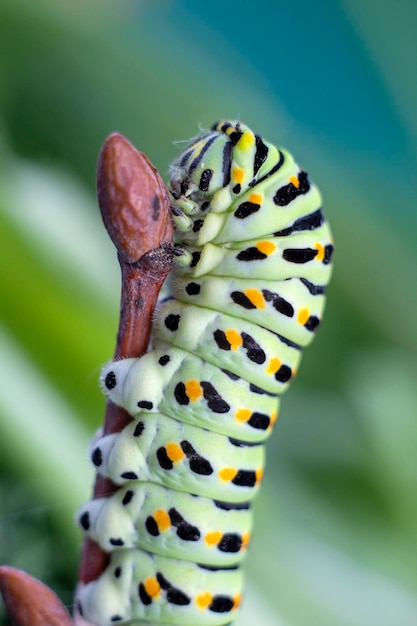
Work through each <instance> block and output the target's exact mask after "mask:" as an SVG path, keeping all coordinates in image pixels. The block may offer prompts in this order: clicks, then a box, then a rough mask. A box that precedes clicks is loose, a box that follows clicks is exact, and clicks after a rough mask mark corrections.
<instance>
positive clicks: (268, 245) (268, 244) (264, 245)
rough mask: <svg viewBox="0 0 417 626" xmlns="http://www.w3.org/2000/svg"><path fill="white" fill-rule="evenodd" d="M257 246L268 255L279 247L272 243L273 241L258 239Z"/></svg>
mask: <svg viewBox="0 0 417 626" xmlns="http://www.w3.org/2000/svg"><path fill="white" fill-rule="evenodd" d="M256 248H257V249H258V250H259V252H262V253H263V254H266V255H269V254H272V253H273V252H275V250H276V249H277V247H276V245H275V244H274V243H272V241H258V243H257V244H256Z"/></svg>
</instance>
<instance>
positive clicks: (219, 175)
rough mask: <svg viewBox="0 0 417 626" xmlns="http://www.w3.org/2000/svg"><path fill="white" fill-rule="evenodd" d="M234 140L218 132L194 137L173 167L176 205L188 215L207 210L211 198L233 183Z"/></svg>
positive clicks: (172, 184)
mask: <svg viewBox="0 0 417 626" xmlns="http://www.w3.org/2000/svg"><path fill="white" fill-rule="evenodd" d="M231 160H232V143H231V141H230V139H229V138H228V137H227V136H226V135H224V134H221V133H219V132H218V131H209V132H204V133H203V134H202V135H200V136H199V137H197V138H195V139H193V140H192V141H191V142H190V144H189V145H188V146H187V147H186V148H185V149H184V150H183V151H182V152H181V153H180V154H179V155H178V157H177V159H175V161H174V162H173V164H172V166H171V181H170V184H171V193H172V196H173V198H174V207H176V208H178V209H180V210H182V211H184V212H185V213H186V214H187V215H195V214H196V213H204V212H205V211H207V209H208V206H209V204H210V200H212V198H213V197H214V196H215V194H216V193H217V192H219V191H220V190H221V189H223V188H224V187H226V186H227V185H228V184H229V182H230V167H231Z"/></svg>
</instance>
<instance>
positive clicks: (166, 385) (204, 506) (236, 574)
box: [79, 121, 333, 626]
mask: <svg viewBox="0 0 417 626" xmlns="http://www.w3.org/2000/svg"><path fill="white" fill-rule="evenodd" d="M170 193H171V198H172V217H173V221H174V224H175V228H176V235H175V247H174V250H173V253H174V255H175V257H176V258H175V263H174V267H173V269H172V272H171V281H170V283H171V296H170V297H169V298H168V299H166V300H164V301H163V302H162V303H161V306H160V308H159V311H158V314H157V317H156V319H155V322H154V326H153V333H152V349H151V350H150V351H149V352H148V353H147V354H145V355H144V356H143V357H141V358H140V359H123V360H119V361H116V362H113V363H110V364H109V365H107V366H106V367H105V368H104V370H103V373H102V377H101V383H102V386H103V390H104V392H105V394H106V395H107V397H108V399H110V400H111V401H112V402H113V403H115V404H117V405H119V406H122V407H124V408H125V409H126V410H127V411H128V412H129V414H130V415H131V416H132V418H133V419H132V421H131V423H130V424H128V425H127V426H126V427H125V428H124V429H123V431H122V432H120V433H116V434H110V435H106V436H104V437H101V438H99V439H97V440H95V441H94V442H93V444H92V449H91V458H92V461H93V463H94V465H95V466H96V468H97V470H98V472H99V473H100V474H102V475H103V476H105V477H108V478H110V479H111V480H112V481H113V482H114V483H116V484H117V485H120V489H119V490H118V491H117V492H116V493H115V494H114V495H112V496H111V497H108V498H98V499H96V500H92V501H90V502H88V503H87V504H86V505H84V506H83V507H82V509H81V511H80V512H79V523H80V525H81V527H82V528H83V529H84V530H85V532H86V533H87V534H88V535H89V536H90V537H91V538H92V539H94V540H95V541H96V542H97V543H98V544H99V545H100V546H101V547H102V548H103V549H104V550H105V551H107V552H110V553H111V559H110V564H109V565H108V567H107V568H106V570H105V571H104V573H103V574H102V575H101V576H100V577H99V578H98V579H97V580H95V581H93V582H90V583H89V584H88V585H86V586H85V588H84V589H83V590H82V591H81V593H80V597H79V608H80V612H82V614H83V615H84V616H85V618H86V619H87V620H89V621H91V622H92V623H94V624H97V625H98V626H110V625H112V624H129V625H131V626H133V625H134V626H145V625H150V626H151V625H155V624H165V626H170V625H174V624H175V625H180V626H196V625H201V626H203V625H207V626H216V625H225V624H230V623H231V622H232V620H233V618H234V617H235V616H236V612H237V609H238V607H239V605H240V603H241V594H242V570H241V565H242V562H243V560H244V557H245V554H246V551H247V547H248V544H249V542H250V536H251V530H252V514H251V503H252V500H253V498H254V497H255V495H256V493H257V491H258V489H259V485H260V482H261V479H262V475H263V471H264V462H265V459H264V456H265V455H264V442H265V441H266V439H267V438H268V437H269V435H270V433H271V431H272V427H273V425H274V423H275V421H276V418H277V413H278V405H279V401H280V397H281V394H282V393H284V391H286V389H287V387H288V386H289V384H290V382H291V380H292V379H293V377H294V375H295V373H296V371H297V369H298V367H299V362H300V357H301V351H302V348H303V347H304V346H306V345H308V344H309V343H310V342H311V340H312V339H313V336H314V333H315V331H316V329H317V327H318V326H319V324H320V321H321V318H322V314H323V308H324V302H325V291H326V286H327V284H328V282H329V279H330V274H331V263H330V261H331V256H332V251H333V246H332V238H331V234H330V231H329V227H328V225H327V223H326V222H325V220H324V218H323V215H322V212H321V197H320V193H319V191H318V189H317V187H315V185H313V184H312V183H311V182H310V180H309V178H308V176H307V173H306V172H305V171H303V170H301V169H300V168H299V167H298V165H297V164H296V163H295V162H294V160H293V158H292V156H291V155H290V154H289V153H288V152H286V151H285V150H284V149H282V148H277V147H275V146H274V145H272V144H271V143H269V142H267V141H265V140H263V139H261V137H259V135H257V134H255V133H254V132H252V131H251V130H250V129H249V128H248V127H247V126H245V125H244V124H242V123H241V122H230V121H222V122H219V123H218V124H215V125H214V126H213V128H212V129H211V130H210V131H206V132H203V133H202V134H201V135H200V136H198V137H197V138H195V139H193V140H192V141H191V142H190V143H189V145H187V147H186V148H185V149H183V150H182V152H181V153H180V154H179V156H178V157H177V158H176V159H175V161H174V163H173V164H172V166H171V180H170Z"/></svg>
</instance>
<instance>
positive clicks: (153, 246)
mask: <svg viewBox="0 0 417 626" xmlns="http://www.w3.org/2000/svg"><path fill="white" fill-rule="evenodd" d="M97 191H98V199H99V205H100V209H101V214H102V217H103V222H104V224H105V226H106V228H107V231H108V233H109V235H110V237H111V239H112V241H113V243H114V245H115V246H116V249H117V252H118V259H119V263H120V268H121V274H122V294H121V306H120V322H119V330H118V333H117V343H116V350H115V354H114V358H115V359H120V358H123V357H135V356H141V355H142V354H143V353H144V352H145V350H146V348H147V345H148V342H149V336H150V332H151V325H152V315H153V311H154V307H155V303H156V300H157V297H158V294H159V291H160V288H161V286H162V284H163V282H164V280H165V278H166V276H167V274H168V272H169V270H170V268H171V263H172V260H171V255H170V254H169V253H168V252H167V246H166V245H165V246H164V244H167V243H170V242H171V240H172V224H171V220H170V211H169V208H170V203H169V196H168V192H167V191H166V188H165V186H164V183H163V182H162V180H161V178H160V176H159V174H158V172H157V170H156V169H155V168H154V167H153V165H152V164H151V163H150V162H149V160H148V159H147V158H146V156H145V155H144V154H142V153H141V152H138V151H137V150H136V149H135V148H134V147H133V146H132V145H131V144H130V143H129V142H128V141H127V139H125V138H124V137H123V136H122V135H119V134H117V133H114V134H113V135H110V137H109V138H108V139H107V141H106V142H105V144H104V146H103V149H102V151H101V154H100V158H99V162H98V168H97ZM130 420H131V417H130V416H129V414H128V413H127V412H126V411H125V410H124V409H121V408H120V407H117V406H115V405H113V404H111V403H108V404H107V409H106V415H105V420H104V428H103V432H104V434H109V433H113V432H119V431H120V430H122V428H123V427H124V426H125V425H126V424H127V423H128V422H129V421H130ZM116 489H117V487H116V486H115V485H114V484H113V483H112V482H111V481H110V480H108V479H104V478H102V477H101V476H97V479H96V484H95V486H94V497H100V496H104V495H109V494H111V493H113V492H114V491H115V490H116ZM107 562H108V556H107V555H106V554H105V553H104V552H103V551H102V550H101V549H100V548H99V547H98V546H97V544H96V543H94V542H93V541H91V540H89V539H87V540H86V541H85V545H84V550H83V555H82V560H81V567H80V574H79V578H80V581H81V583H84V584H86V583H88V582H90V581H91V580H94V579H96V578H97V577H98V576H99V575H100V574H101V573H102V571H103V570H104V568H105V566H106V564H107Z"/></svg>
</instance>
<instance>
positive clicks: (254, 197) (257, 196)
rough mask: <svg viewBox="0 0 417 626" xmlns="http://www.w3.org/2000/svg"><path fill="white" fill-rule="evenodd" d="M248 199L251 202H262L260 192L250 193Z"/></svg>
mask: <svg viewBox="0 0 417 626" xmlns="http://www.w3.org/2000/svg"><path fill="white" fill-rule="evenodd" d="M248 200H249V202H252V203H253V204H262V196H261V194H260V193H251V195H250V196H249V198H248Z"/></svg>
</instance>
